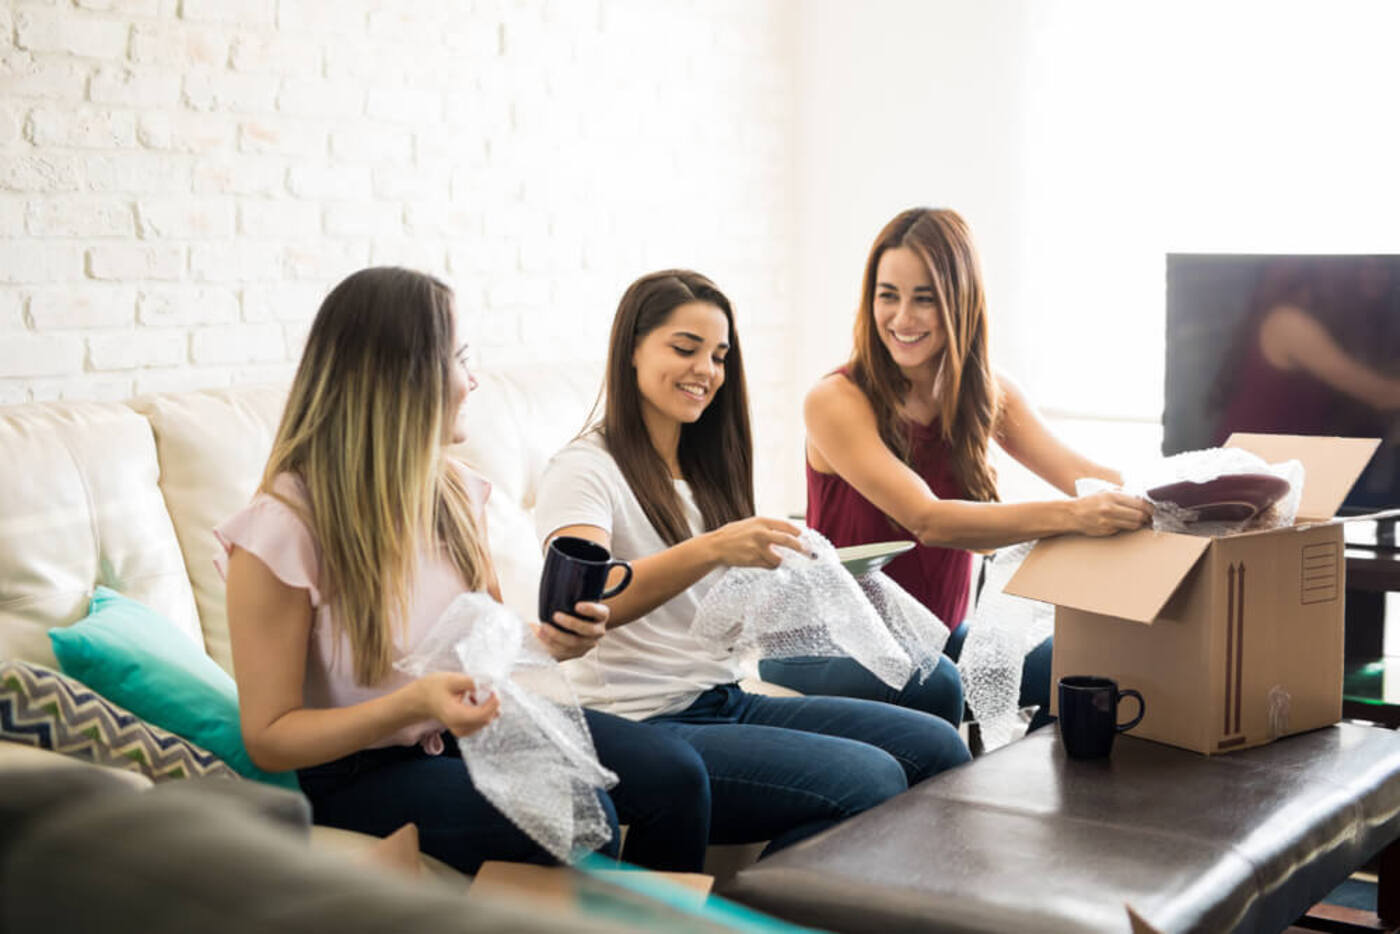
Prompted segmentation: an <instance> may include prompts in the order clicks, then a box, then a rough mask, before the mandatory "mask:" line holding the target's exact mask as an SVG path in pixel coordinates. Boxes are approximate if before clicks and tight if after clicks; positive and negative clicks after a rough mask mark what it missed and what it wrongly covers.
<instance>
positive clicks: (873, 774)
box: [838, 745, 909, 814]
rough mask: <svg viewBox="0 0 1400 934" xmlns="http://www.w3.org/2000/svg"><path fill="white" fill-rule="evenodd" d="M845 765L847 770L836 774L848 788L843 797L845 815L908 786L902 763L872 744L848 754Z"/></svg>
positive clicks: (860, 809)
mask: <svg viewBox="0 0 1400 934" xmlns="http://www.w3.org/2000/svg"><path fill="white" fill-rule="evenodd" d="M847 765H848V768H849V769H850V771H849V772H845V771H842V772H841V773H840V774H839V776H838V777H839V780H840V781H841V782H842V783H843V784H845V785H846V787H847V789H848V793H847V794H846V796H845V798H846V800H845V803H846V809H847V813H848V814H859V813H860V812H861V811H866V810H869V809H870V808H873V807H875V805H877V804H880V803H881V802H884V801H888V800H889V799H890V798H893V797H894V796H895V795H897V794H899V793H900V792H902V791H905V790H906V789H908V787H909V780H908V777H907V776H906V774H905V772H904V766H902V765H900V763H899V760H898V759H896V758H895V757H894V756H892V755H890V754H889V753H887V752H885V751H884V750H883V749H880V748H878V747H876V746H868V745H867V746H865V748H864V749H862V750H860V751H859V752H858V753H856V754H854V755H852V756H850V757H849V759H848V760H847Z"/></svg>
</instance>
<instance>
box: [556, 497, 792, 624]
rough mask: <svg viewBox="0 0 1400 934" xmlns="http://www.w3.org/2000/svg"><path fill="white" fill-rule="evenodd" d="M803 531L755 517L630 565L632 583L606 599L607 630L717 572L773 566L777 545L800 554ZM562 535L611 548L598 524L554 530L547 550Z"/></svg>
mask: <svg viewBox="0 0 1400 934" xmlns="http://www.w3.org/2000/svg"><path fill="white" fill-rule="evenodd" d="M799 532H800V530H799V529H798V528H797V527H796V526H794V525H793V524H792V523H790V522H784V521H782V520H781V519H766V518H763V517H762V516H756V517H754V518H752V519H740V520H738V521H736V522H730V523H728V524H727V525H723V526H721V527H720V528H718V529H715V530H714V531H713V532H706V533H705V534H703V535H696V536H694V537H692V538H688V539H686V540H685V541H683V542H681V543H680V544H679V545H673V546H671V547H670V548H667V549H666V550H665V551H660V552H657V553H656V554H654V555H647V556H646V557H645V558H638V559H637V560H635V561H631V562H630V563H631V565H632V583H630V584H628V585H627V589H626V590H624V591H623V592H622V593H620V594H618V595H617V596H616V597H613V598H612V599H611V600H608V601H606V605H607V607H608V608H609V610H610V611H611V616H610V618H608V619H607V626H608V628H610V629H611V628H612V627H614V626H621V625H623V624H625V623H630V622H632V621H633V620H635V619H640V618H641V617H643V616H645V615H647V614H648V613H650V612H651V611H652V610H654V609H656V608H657V607H659V606H661V604H663V603H665V602H666V601H667V600H670V599H671V598H672V597H675V596H677V595H679V594H681V593H684V592H685V591H686V590H688V589H690V587H691V586H693V585H694V584H695V583H696V582H697V581H699V580H700V578H702V577H704V576H705V575H706V574H708V573H710V572H711V571H713V570H714V569H715V568H718V567H767V568H775V567H777V566H778V564H779V563H780V561H781V559H780V558H779V557H778V554H777V553H776V552H775V551H773V546H774V545H781V546H782V547H784V548H791V549H792V550H794V551H802V550H803V548H802V543H801V542H799V541H798V540H797V537H796V536H797V535H798V534H799ZM560 535H573V536H576V537H578V538H586V539H588V540H589V541H591V542H597V543H598V544H599V545H602V546H603V547H604V548H607V549H608V550H609V551H611V550H612V536H610V535H609V534H608V533H607V531H605V530H604V529H601V528H599V527H598V526H596V525H568V526H564V527H563V528H560V529H555V530H554V531H553V532H551V533H550V534H549V536H548V538H546V539H545V547H546V548H548V547H549V539H552V538H556V537H558V536H560ZM584 605H585V604H579V606H584Z"/></svg>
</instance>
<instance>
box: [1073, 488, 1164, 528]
mask: <svg viewBox="0 0 1400 934" xmlns="http://www.w3.org/2000/svg"><path fill="white" fill-rule="evenodd" d="M1068 505H1069V513H1070V527H1071V530H1072V531H1075V532H1079V533H1081V534H1083V535H1091V536H1102V535H1112V534H1114V533H1115V532H1127V531H1131V530H1133V529H1140V528H1142V527H1143V526H1144V525H1147V524H1148V523H1149V522H1151V521H1152V504H1151V503H1149V502H1148V501H1147V500H1145V499H1138V498H1137V497H1136V496H1129V495H1128V494H1126V493H1119V492H1116V491H1113V490H1109V491H1106V492H1103V493H1093V494H1091V495H1089V496H1079V497H1076V498H1075V499H1072V500H1069V501H1068Z"/></svg>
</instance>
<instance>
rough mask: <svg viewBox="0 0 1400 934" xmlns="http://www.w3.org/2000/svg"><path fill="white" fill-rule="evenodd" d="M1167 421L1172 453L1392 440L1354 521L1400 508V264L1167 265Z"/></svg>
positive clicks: (1174, 261) (1365, 478)
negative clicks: (1239, 444)
mask: <svg viewBox="0 0 1400 934" xmlns="http://www.w3.org/2000/svg"><path fill="white" fill-rule="evenodd" d="M1162 422H1163V428H1164V432H1163V440H1162V452H1163V453H1164V454H1175V453H1177V452H1179V451H1186V450H1192V449H1196V448H1204V447H1211V446H1215V445H1219V444H1221V443H1223V442H1224V440H1225V439H1226V438H1227V437H1229V435H1230V434H1231V432H1236V431H1249V432H1273V433H1277V434H1302V435H1344V436H1352V437H1369V438H1381V439H1382V442H1381V447H1380V449H1379V450H1378V451H1377V452H1376V456H1375V457H1374V458H1372V460H1371V463H1370V465H1369V466H1368V467H1367V468H1366V472H1365V473H1364V474H1362V476H1361V479H1360V480H1358V481H1357V483H1356V486H1355V487H1354V488H1353V489H1352V492H1351V495H1350V496H1349V497H1348V498H1347V500H1346V503H1345V504H1344V505H1343V512H1346V513H1350V514H1356V513H1359V512H1369V511H1373V510H1377V509H1384V508H1387V507H1393V506H1396V505H1400V256H1390V255H1346V256H1342V255H1262V254H1249V255H1244V254H1219V253H1211V254H1208V253H1171V254H1168V255H1167V361H1166V410H1165V412H1164V413H1163V419H1162ZM1305 482H1306V481H1305Z"/></svg>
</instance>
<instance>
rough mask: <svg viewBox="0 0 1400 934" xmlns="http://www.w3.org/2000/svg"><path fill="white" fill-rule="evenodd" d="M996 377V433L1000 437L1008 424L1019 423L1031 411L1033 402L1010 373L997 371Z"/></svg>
mask: <svg viewBox="0 0 1400 934" xmlns="http://www.w3.org/2000/svg"><path fill="white" fill-rule="evenodd" d="M994 375H995V376H996V388H997V407H996V413H997V414H996V432H995V433H996V434H998V435H999V434H1000V433H1001V430H1002V429H1003V428H1004V427H1005V426H1006V424H1007V423H1008V422H1014V421H1017V420H1018V419H1019V418H1020V417H1021V416H1022V415H1023V414H1024V413H1026V412H1028V411H1031V402H1030V397H1029V396H1027V395H1026V391H1025V389H1023V388H1022V387H1021V384H1020V383H1019V382H1017V381H1016V379H1015V377H1013V376H1012V375H1011V374H1010V373H1008V372H1006V371H1005V370H1002V369H997V370H996V371H995V374H994Z"/></svg>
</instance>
